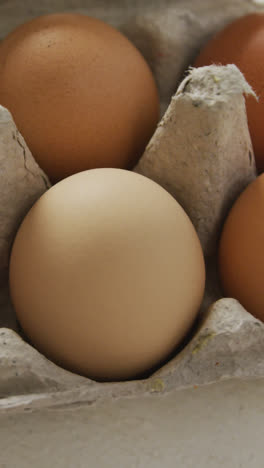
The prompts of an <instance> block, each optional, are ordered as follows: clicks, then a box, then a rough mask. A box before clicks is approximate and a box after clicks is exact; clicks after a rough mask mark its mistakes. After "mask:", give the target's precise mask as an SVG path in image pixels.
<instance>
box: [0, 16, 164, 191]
mask: <svg viewBox="0 0 264 468" xmlns="http://www.w3.org/2000/svg"><path fill="white" fill-rule="evenodd" d="M0 104H2V105H3V106H5V107H7V108H8V109H9V111H10V112H11V113H12V115H13V117H14V120H15V122H16V125H17V126H18V129H19V130H20V132H21V133H22V135H23V137H24V138H25V140H26V143H27V144H28V146H29V148H30V150H31V152H32V154H33V156H34V157H35V159H36V161H37V162H38V164H39V165H40V166H41V168H42V169H43V170H44V171H45V172H46V174H47V175H48V176H49V177H50V179H51V180H52V181H53V182H54V181H58V180H60V179H62V178H64V177H67V176H69V175H71V174H74V173H76V172H80V171H82V170H86V169H91V168H95V167H120V168H131V167H132V166H133V165H134V164H135V163H136V161H137V159H138V158H139V157H140V156H141V154H142V153H143V151H144V149H145V146H146V144H147V143H148V141H149V139H150V137H151V136H152V134H153V132H154V130H155V127H156V125H157V122H158V118H159V100H158V93H157V87H156V84H155V81H154V78H153V76H152V73H151V71H150V68H149V66H148V65H147V63H146V62H145V60H144V58H143V57H142V55H141V54H140V52H139V51H138V50H137V49H136V48H135V47H134V45H133V44H132V43H131V42H130V41H129V40H128V39H127V38H126V37H125V36H123V35H122V34H121V33H120V32H119V31H117V30H116V29H114V28H112V27H111V26H110V25H108V24H105V23H104V22H102V21H99V20H98V19H95V18H90V17H88V16H85V15H80V14H54V15H45V16H41V17H38V18H35V19H33V20H32V21H30V22H28V23H25V24H23V25H21V26H19V27H18V28H17V29H16V30H15V31H13V32H12V33H11V34H10V35H9V36H7V38H6V39H5V40H4V41H3V42H2V43H1V44H0Z"/></svg>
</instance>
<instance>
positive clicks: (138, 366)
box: [10, 169, 205, 380]
mask: <svg viewBox="0 0 264 468" xmlns="http://www.w3.org/2000/svg"><path fill="white" fill-rule="evenodd" d="M204 283H205V267H204V259H203V253H202V249H201V245H200V242H199V239H198V236H197V234H196V232H195V229H194V227H193V225H192V223H191V221H190V219H189V218H188V216H187V215H186V213H185V212H184V211H183V209H182V208H181V206H180V205H179V204H178V203H177V202H176V201H175V200H174V199H173V198H172V196H171V195H170V194H168V193H167V192H166V191H165V190H164V189H163V188H162V187H160V186H159V185H158V184H156V183H155V182H153V181H151V180H150V179H148V178H146V177H144V176H142V175H139V174H136V173H133V172H131V171H125V170H121V169H94V170H90V171H84V172H81V173H79V174H75V175H73V176H71V177H69V178H67V179H64V180H63V181H61V182H59V183H58V184H56V185H54V186H53V187H52V188H51V189H50V190H48V191H47V192H46V193H45V194H44V195H43V196H42V197H41V198H40V199H39V200H38V201H37V203H36V204H35V205H34V206H33V208H32V209H31V210H30V211H29V213H28V214H27V216H26V218H25V219H24V221H23V223H22V225H21V227H20V229H19V231H18V234H17V236H16V239H15V242H14V245H13V249H12V255H11V263H10V291H11V297H12V301H13V304H14V307H15V310H16V313H17V317H18V320H19V322H20V323H21V325H22V327H23V329H24V331H25V333H26V334H27V335H28V337H29V338H30V340H31V342H32V343H33V344H34V345H35V346H36V348H37V349H39V350H40V351H41V352H42V353H44V354H45V355H46V356H47V357H49V358H50V359H51V360H53V361H55V362H56V363H58V364H60V365H61V366H62V367H65V368H66V369H70V370H72V371H73V372H76V373H80V374H83V375H86V376H88V377H92V378H95V379H98V380H121V379H129V378H132V377H135V376H138V375H140V374H141V373H142V372H144V371H146V370H148V369H151V368H152V367H153V366H155V365H157V364H159V363H160V362H161V361H162V360H164V359H165V358H166V357H167V356H168V355H169V354H170V353H171V352H172V351H173V350H174V349H175V347H176V346H177V345H178V344H179V343H180V342H181V340H182V339H183V338H184V336H185V335H186V333H187V332H188V330H189V329H190V327H191V326H192V324H193V321H194V320H195V318H196V315H197V312H198V310H199V306H200V303H201V300H202V297H203V292H204Z"/></svg>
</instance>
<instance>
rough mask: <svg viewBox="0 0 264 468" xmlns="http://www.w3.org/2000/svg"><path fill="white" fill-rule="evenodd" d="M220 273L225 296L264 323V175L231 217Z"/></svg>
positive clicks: (221, 252)
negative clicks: (236, 301)
mask: <svg viewBox="0 0 264 468" xmlns="http://www.w3.org/2000/svg"><path fill="white" fill-rule="evenodd" d="M219 272H220V277H221V282H222V285H223V288H224V292H225V294H226V295H227V296H230V297H234V298H236V299H237V300H238V301H240V303H241V304H242V305H243V306H244V307H245V309H247V311H248V312H250V313H251V314H253V315H254V316H255V317H257V318H259V319H260V320H262V321H264V287H263V280H264V174H262V175H261V176H259V177H258V178H257V179H256V180H255V181H254V182H252V183H251V184H250V185H249V186H248V187H247V188H246V189H245V190H244V192H243V193H242V194H241V195H240V196H239V198H238V199H237V200H236V202H235V204H234V205H233V207H232V209H231V211H230V213H229V215H228V217H227V220H226V222H225V225H224V228H223V232H222V235H221V240H220V246H219Z"/></svg>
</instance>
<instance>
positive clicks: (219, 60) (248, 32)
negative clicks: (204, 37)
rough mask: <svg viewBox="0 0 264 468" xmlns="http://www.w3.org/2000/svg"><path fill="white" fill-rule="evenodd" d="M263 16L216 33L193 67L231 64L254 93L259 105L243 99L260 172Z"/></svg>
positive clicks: (263, 155) (263, 157)
mask: <svg viewBox="0 0 264 468" xmlns="http://www.w3.org/2000/svg"><path fill="white" fill-rule="evenodd" d="M263 56H264V14H251V15H247V16H244V17H242V18H239V19H238V20H236V21H234V22H233V23H231V24H229V25H228V26H227V27H226V28H225V29H224V30H223V31H221V32H219V33H218V34H217V35H216V36H215V37H214V38H213V39H212V40H211V41H209V43H208V44H206V46H205V47H204V48H203V49H202V50H201V52H200V54H199V55H198V57H197V58H196V60H195V62H194V66H196V67H201V66H203V65H210V64H212V63H215V64H222V65H226V64H229V63H234V64H236V65H237V66H238V68H239V69H240V70H241V71H242V73H243V74H244V76H245V78H246V80H247V81H248V82H249V84H250V85H251V86H252V88H253V89H254V91H255V93H256V94H257V96H258V98H259V102H257V101H256V99H255V98H254V97H252V96H250V97H248V98H246V105H247V115H248V124H249V130H250V134H251V139H252V143H253V148H254V153H255V158H256V164H257V167H258V169H259V171H263V170H264V132H263V121H264V61H263Z"/></svg>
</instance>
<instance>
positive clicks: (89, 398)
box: [0, 0, 264, 412]
mask: <svg viewBox="0 0 264 468" xmlns="http://www.w3.org/2000/svg"><path fill="white" fill-rule="evenodd" d="M58 11H77V12H81V13H87V14H89V15H91V16H96V17H98V18H101V19H103V20H105V21H107V22H109V23H111V24H112V25H114V26H115V27H117V28H119V29H120V30H121V31H122V32H123V33H124V34H125V35H127V36H128V37H129V38H130V40H131V41H132V42H134V44H135V45H136V46H137V47H138V48H139V49H140V51H141V52H142V54H143V55H144V57H145V58H146V60H147V61H148V63H149V65H150V67H151V69H152V71H153V73H154V75H155V78H156V81H157V83H158V87H159V91H160V98H161V117H162V118H161V121H160V124H159V126H158V128H157V130H156V132H155V134H154V135H153V138H152V139H151V141H150V143H149V145H148V146H147V148H146V151H145V153H144V155H143V157H142V158H141V160H140V161H139V163H138V165H137V166H136V167H135V169H134V170H135V171H137V172H140V173H142V174H144V175H146V176H147V177H150V178H152V179H154V180H156V181H157V182H159V183H160V184H161V185H162V186H163V187H164V188H166V189H167V190H168V191H169V192H170V193H172V194H173V195H174V196H175V198H176V199H177V200H178V201H179V202H180V203H181V204H182V206H183V207H184V209H185V210H186V211H187V213H188V214H189V216H190V218H191V219H192V222H193V223H194V225H195V227H196V229H197V232H198V235H199V237H200V240H201V243H202V246H203V249H204V253H205V257H206V263H207V284H206V292H205V297H204V301H203V304H202V307H201V313H200V320H199V322H198V323H197V326H196V328H195V330H194V331H193V333H192V337H191V338H190V339H189V340H188V342H187V343H186V344H185V346H184V347H183V348H182V350H181V351H180V352H179V353H178V354H177V355H176V356H175V357H174V358H172V359H171V360H170V361H169V362H168V363H166V364H165V365H164V366H163V367H162V368H161V369H159V370H157V371H156V372H155V373H154V374H152V375H151V376H149V377H148V378H145V379H143V380H135V381H129V382H121V383H118V382H115V383H97V382H94V381H91V380H89V379H88V378H84V377H81V376H78V375H75V374H72V373H70V372H67V371H65V370H63V369H61V368H59V367H58V366H56V365H55V364H53V363H51V362H50V361H48V360H47V359H46V358H45V357H44V356H42V355H41V354H40V353H39V352H38V351H37V350H35V349H34V348H32V347H31V346H30V345H29V344H28V343H26V341H25V340H24V339H23V336H22V334H21V333H20V330H19V327H18V324H17V322H16V319H15V314H14V311H13V309H12V306H11V304H10V299H9V296H8V285H7V276H8V256H9V252H10V246H11V244H12V241H13V239H14V235H15V233H16V230H17V228H18V226H19V223H20V222H21V220H22V219H23V217H24V215H25V213H26V212H27V211H28V210H29V208H30V207H31V206H32V204H33V203H34V202H35V201H36V200H37V198H38V197H39V196H40V195H41V194H42V193H43V192H45V191H46V190H47V189H48V188H49V181H48V178H47V177H46V175H45V174H44V173H43V172H42V170H41V169H40V168H39V167H38V165H37V164H36V162H35V161H34V159H33V157H32V155H31V153H30V151H29V150H28V148H27V147H26V144H25V141H24V140H23V137H22V136H21V135H20V134H19V132H18V131H17V129H16V127H15V124H14V122H13V120H12V117H11V115H10V114H9V112H8V111H7V110H6V109H4V108H0V199H1V208H0V272H1V275H0V279H1V291H0V411H1V412H9V411H24V410H32V411H33V410H36V409H40V408H51V407H53V408H55V407H60V408H61V407H65V408H66V407H69V408H70V407H72V406H73V405H74V406H76V405H77V406H78V405H81V404H96V402H98V401H102V400H112V401H113V400H114V399H116V398H120V397H122V398H125V397H130V398H134V397H137V396H139V395H152V394H153V393H156V394H157V393H159V394H160V395H161V397H162V395H163V394H166V393H167V392H170V391H172V390H178V389H183V388H188V387H194V386H199V385H205V384H209V383H212V382H217V381H220V380H223V379H230V378H234V377H237V378H252V377H254V378H257V377H264V325H263V324H262V323H261V322H260V321H259V320H257V319H255V318H254V317H253V316H252V315H251V314H249V313H248V312H247V311H246V310H244V308H243V307H242V306H241V305H240V304H239V302H237V301H236V300H235V299H232V298H222V295H221V290H220V288H219V285H218V279H217V270H216V260H215V259H216V249H217V239H218V236H219V232H220V229H221V226H222V224H223V220H224V218H225V216H226V213H227V212H228V209H229V208H230V207H231V205H232V203H233V201H234V200H235V198H236V197H237V196H238V195H239V193H240V192H241V191H242V190H243V189H244V188H245V187H246V185H247V184H248V183H250V181H251V180H253V179H254V178H255V177H256V172H255V166H254V158H253V157H252V154H253V153H252V147H251V141H250V137H249V133H248V127H247V120H246V114H245V104H244V97H243V93H244V94H245V93H252V90H251V88H250V86H249V85H248V84H247V83H246V81H245V80H244V77H243V75H242V74H241V73H240V72H239V70H238V69H237V68H236V67H235V66H233V65H230V66H227V67H216V66H211V67H205V68H203V69H196V70H191V71H190V72H189V74H187V75H186V73H185V74H184V72H185V70H186V69H187V68H188V66H189V65H190V64H191V63H192V60H193V59H194V57H195V55H196V53H197V52H198V50H199V49H200V47H201V46H202V45H203V44H204V43H206V41H207V40H208V39H209V38H210V37H211V36H212V35H213V34H214V33H215V32H216V31H218V30H219V29H221V28H222V27H223V26H224V25H226V24H227V23H229V22H230V21H232V20H234V19H235V18H237V17H239V16H241V15H244V14H247V13H249V12H252V11H264V6H262V5H261V2H260V1H257V0H256V1H250V0H221V1H220V0H218V1H215V2H213V1H211V0H193V1H191V0H182V1H181V0H178V1H176V0H174V1H172V0H171V1H170V0H166V1H165V0H163V1H162V2H161V1H160V0H144V1H143V0H141V1H140V0H134V1H133V2H131V1H129V0H115V1H111V2H109V1H108V0H94V1H93V0H75V1H72V0H52V1H51V0H45V1H41V2H37V1H36V0H24V1H23V2H21V1H20V0H9V1H4V0H1V1H0V38H1V39H2V38H4V37H5V35H6V34H7V33H8V32H9V31H11V30H12V29H13V28H15V27H16V26H17V25H18V24H20V23H22V22H24V21H26V20H28V19H30V18H32V17H35V16H37V15H40V14H45V13H51V12H58ZM182 80H184V81H182ZM180 83H181V84H180Z"/></svg>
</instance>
